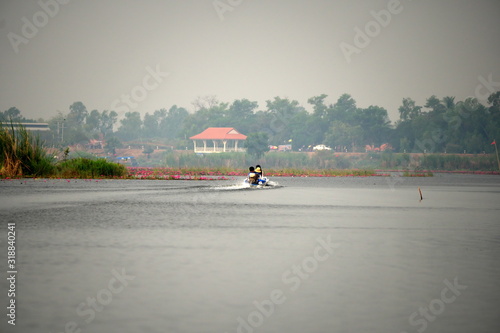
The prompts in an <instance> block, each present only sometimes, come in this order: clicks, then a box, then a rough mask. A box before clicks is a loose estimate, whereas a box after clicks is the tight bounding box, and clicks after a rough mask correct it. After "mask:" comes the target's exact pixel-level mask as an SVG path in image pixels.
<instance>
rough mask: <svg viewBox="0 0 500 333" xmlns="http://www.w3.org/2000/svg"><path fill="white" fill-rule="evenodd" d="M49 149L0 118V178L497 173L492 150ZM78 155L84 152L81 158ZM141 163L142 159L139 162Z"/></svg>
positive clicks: (198, 178)
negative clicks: (121, 152)
mask: <svg viewBox="0 0 500 333" xmlns="http://www.w3.org/2000/svg"><path fill="white" fill-rule="evenodd" d="M53 155H54V154H49V153H48V151H47V150H46V149H45V148H44V146H43V143H42V142H41V140H40V139H39V138H38V136H35V135H33V134H32V133H31V132H30V131H28V130H26V129H25V128H24V127H22V126H19V127H16V128H15V127H14V125H13V124H12V123H11V124H10V126H8V125H7V126H6V125H5V124H3V125H2V124H1V123H0V178H4V179H11V178H67V179H91V178H95V179H166V180H227V179H230V178H228V177H233V178H234V177H242V176H246V174H247V171H246V170H247V169H246V167H244V168H242V166H247V165H252V164H256V163H258V164H261V165H263V166H266V167H265V168H264V171H265V175H266V176H269V177H369V176H389V174H388V173H392V174H393V175H394V173H395V175H396V176H401V177H432V176H433V175H434V173H436V172H448V173H475V174H478V173H479V174H500V173H499V172H498V171H495V170H496V169H495V167H496V160H495V158H494V156H491V155H486V154H484V155H473V156H461V155H454V154H403V153H392V152H379V153H374V152H369V153H357V154H342V153H335V152H316V153H298V152H297V153H296V152H294V153H276V152H269V153H266V154H265V155H264V156H263V157H262V158H260V159H258V160H257V161H255V160H253V158H252V157H251V156H250V155H248V154H246V153H224V154H206V155H197V154H194V153H193V152H186V151H163V152H161V153H159V154H156V157H155V158H151V159H149V158H148V159H142V160H140V162H141V165H142V163H143V162H147V165H149V166H140V167H130V166H127V165H124V164H120V163H115V162H110V161H108V160H106V159H105V158H98V157H95V156H93V155H92V154H90V153H84V154H74V155H77V157H76V158H71V154H69V148H68V149H66V151H65V152H64V156H63V158H62V159H61V160H59V159H57V158H56V157H54V156H53ZM82 155H83V157H82ZM144 164H146V163H144Z"/></svg>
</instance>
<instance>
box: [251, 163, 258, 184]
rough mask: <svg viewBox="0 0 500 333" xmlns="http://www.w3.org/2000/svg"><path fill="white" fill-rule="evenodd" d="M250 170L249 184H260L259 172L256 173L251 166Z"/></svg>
mask: <svg viewBox="0 0 500 333" xmlns="http://www.w3.org/2000/svg"><path fill="white" fill-rule="evenodd" d="M248 170H249V171H250V172H249V173H248V182H249V183H250V184H258V183H259V174H258V173H257V172H255V168H254V167H253V166H251V167H250V168H248Z"/></svg>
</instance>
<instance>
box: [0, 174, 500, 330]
mask: <svg viewBox="0 0 500 333" xmlns="http://www.w3.org/2000/svg"><path fill="white" fill-rule="evenodd" d="M273 180H274V181H276V182H277V183H278V184H279V186H275V187H273V188H265V189H244V188H241V186H240V184H241V181H242V179H235V180H231V181H146V180H142V181H140V180H137V181H131V180H127V181H123V180H102V181H95V180H94V181H83V180H76V181H75V180H71V181H67V180H43V179H42V180H40V179H38V180H11V181H8V180H4V181H0V221H2V224H1V225H2V228H3V230H2V232H1V234H2V235H3V236H2V237H1V240H0V244H2V246H1V247H2V249H3V250H2V251H3V254H2V256H3V259H1V260H2V262H3V264H2V267H4V276H7V273H6V271H7V268H6V267H7V266H6V262H7V249H6V247H7V245H6V242H7V223H8V222H15V223H16V241H17V243H16V248H17V252H16V260H17V270H18V274H17V280H16V305H17V308H16V311H17V312H16V315H17V317H16V326H15V327H13V326H11V325H9V324H8V323H7V320H8V317H6V313H7V310H6V306H7V305H8V303H7V302H8V298H7V289H8V287H9V284H8V281H7V280H6V279H5V278H3V279H2V280H1V282H0V288H1V289H0V292H1V293H0V295H1V299H2V304H3V305H4V306H3V309H4V310H3V311H4V314H2V318H3V319H2V320H1V322H0V331H1V332H23V333H29V332H54V333H56V332H108V333H114V332H116V333H118V332H120V333H121V332H162V333H163V332H193V333H195V332H196V333H199V332H221V333H224V332H227V333H231V332H245V333H251V332H272V333H285V332H291V333H295V332H301V333H302V332H356V333H359V332H384V333H388V332H394V333H401V332H408V333H410V332H441V333H442V332H453V333H457V332H467V333H469V332H492V333H493V332H494V333H498V332H500V283H499V281H500V218H499V216H500V215H499V213H500V205H499V203H500V177H498V176H488V175H436V176H435V177H429V178H402V177H390V178H387V177H369V178H356V177H349V178H275V179H273ZM418 187H420V188H421V190H422V193H423V197H424V199H423V200H422V201H420V197H419V193H418Z"/></svg>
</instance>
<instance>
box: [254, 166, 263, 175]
mask: <svg viewBox="0 0 500 333" xmlns="http://www.w3.org/2000/svg"><path fill="white" fill-rule="evenodd" d="M255 172H256V173H258V174H259V177H260V178H262V167H261V166H260V165H258V164H257V165H256V166H255Z"/></svg>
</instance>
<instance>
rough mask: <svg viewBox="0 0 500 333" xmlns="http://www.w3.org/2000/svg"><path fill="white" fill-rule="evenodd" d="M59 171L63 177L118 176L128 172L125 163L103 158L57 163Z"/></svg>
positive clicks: (125, 174)
mask: <svg viewBox="0 0 500 333" xmlns="http://www.w3.org/2000/svg"><path fill="white" fill-rule="evenodd" d="M57 169H58V170H57V173H58V175H59V176H60V177H62V178H118V177H126V176H127V174H128V172H127V168H126V167H125V166H124V165H121V164H118V163H113V162H108V161H106V160H104V159H102V158H100V159H96V160H92V159H89V158H82V157H79V158H75V159H70V160H66V161H63V162H61V163H59V164H58V165H57Z"/></svg>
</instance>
